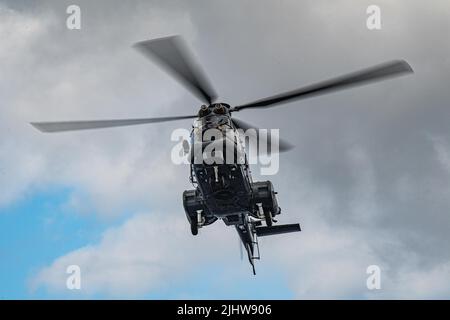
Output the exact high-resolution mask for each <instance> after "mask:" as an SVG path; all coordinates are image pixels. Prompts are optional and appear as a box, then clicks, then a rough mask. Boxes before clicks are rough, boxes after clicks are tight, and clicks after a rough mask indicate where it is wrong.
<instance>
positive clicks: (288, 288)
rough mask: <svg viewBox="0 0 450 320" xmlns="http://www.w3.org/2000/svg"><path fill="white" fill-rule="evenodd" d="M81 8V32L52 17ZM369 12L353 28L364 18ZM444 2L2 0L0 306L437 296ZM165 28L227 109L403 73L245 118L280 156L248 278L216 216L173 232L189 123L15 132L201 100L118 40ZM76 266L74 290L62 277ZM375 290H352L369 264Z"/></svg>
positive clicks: (446, 164) (448, 152) (444, 261)
mask: <svg viewBox="0 0 450 320" xmlns="http://www.w3.org/2000/svg"><path fill="white" fill-rule="evenodd" d="M71 4H77V5H78V6H79V7H80V8H81V29H80V30H69V29H67V27H66V19H67V17H68V14H67V13H66V8H67V7H68V6H69V5H71ZM372 4H376V5H378V6H379V7H380V9H381V23H382V24H381V26H382V28H381V30H368V29H367V27H366V19H367V14H366V9H367V7H368V6H369V5H372ZM449 18H450V4H449V3H448V1H446V0H435V1H433V2H431V3H424V2H423V1H418V0H412V1H411V0H408V1H406V0H396V1H388V0H377V1H375V2H374V1H365V0H358V1H354V0H353V1H350V0H340V1H326V0H315V1H306V0H302V1H294V0H292V1H287V0H283V1H276V2H275V1H269V0H259V1H256V0H251V1H250V0H244V1H239V2H237V1H236V2H230V1H222V0H217V1H206V0H202V1H193V0H192V1H191V0H188V1H177V0H173V1H136V0H135V1H127V2H126V4H125V3H124V2H123V1H118V0H113V1H106V0H102V1H100V0H96V1H80V0H78V1H72V0H71V1H66V0H63V1H56V0H54V1H50V0H47V1H46V0H40V1H25V0H22V1H5V0H0V39H2V40H1V45H0V61H1V63H0V135H1V137H2V138H1V139H0V190H1V192H0V299H109V298H112V299H117V298H122V299H215V298H217V299H219V298H222V299H227V298H230V299H314V298H321V299H383V298H387V299H408V298H409V299H429V298H436V299H447V298H450V281H449V279H450V232H449V230H450V138H449V137H450V123H449V121H448V119H450V108H449V106H448V101H449V98H450V93H449V90H448V83H450V72H449V71H450V54H449V53H450V43H449V42H448V41H447V39H448V36H449V35H450V19H449ZM175 34H177V35H181V36H182V37H183V38H184V39H185V40H186V42H187V43H188V45H189V47H190V48H191V49H192V51H193V52H194V53H195V56H196V57H197V58H198V60H199V61H200V62H201V65H202V67H203V69H205V70H206V72H207V74H208V77H209V78H210V79H211V81H212V83H213V84H214V87H215V89H216V91H217V92H218V93H219V97H220V98H219V100H221V101H224V102H227V103H229V104H230V105H237V104H242V103H245V102H248V101H253V100H256V99H259V98H263V97H266V96H270V95H273V94H276V93H279V92H283V91H287V90H291V89H295V88H297V87H300V86H303V85H307V84H310V83H313V82H316V81H319V80H323V79H327V78H330V77H334V76H337V75H340V74H344V73H347V72H351V71H355V70H358V69H361V68H365V67H368V66H372V65H375V64H378V63H381V62H384V61H388V60H392V59H405V60H406V61H408V63H409V64H410V65H411V66H412V68H413V69H414V74H413V75H409V76H405V77H401V78H396V79H392V80H388V81H385V82H382V83H376V84H372V85H369V86H364V87H358V88H354V89H351V90H346V91H342V92H337V93H332V94H329V95H326V96H321V97H314V98H311V99H307V100H303V101H299V102H292V103H288V104H285V105H283V106H279V107H277V108H273V109H267V110H260V111H250V110H249V111H245V112H244V111H243V112H241V113H240V115H239V117H240V118H241V119H242V120H244V121H248V122H251V123H254V124H256V125H258V127H260V128H278V129H280V135H281V136H282V137H283V139H285V140H288V141H290V142H291V143H293V144H295V146H296V147H295V148H294V149H293V150H291V151H290V152H289V153H283V154H282V155H281V156H280V170H279V172H278V174H276V175H273V176H261V175H259V173H258V170H257V168H256V167H255V168H252V169H253V170H252V171H253V174H254V180H267V179H269V180H271V181H272V182H273V184H274V187H275V189H276V190H277V191H278V201H279V204H280V206H281V208H282V210H283V213H282V215H280V216H279V221H280V222H281V223H296V222H299V223H300V224H301V226H302V232H300V233H298V234H289V235H283V236H279V237H270V238H262V239H260V249H261V255H262V259H261V260H260V261H258V262H257V265H256V268H257V276H256V277H255V276H253V275H252V274H251V270H250V268H249V266H248V263H247V262H246V261H245V260H244V261H241V260H240V254H239V242H238V238H237V235H236V234H235V232H234V230H232V229H231V228H227V227H226V226H224V224H223V223H220V222H218V223H215V224H213V225H211V226H209V227H208V228H203V229H201V230H200V233H199V235H198V236H197V237H192V236H191V234H190V230H189V225H188V223H187V220H186V217H185V214H184V210H183V206H182V199H181V194H182V192H183V191H184V190H186V189H190V188H191V186H190V184H189V181H188V175H189V168H188V167H186V166H183V165H181V166H177V165H174V164H172V162H171V161H170V153H171V149H172V147H173V146H174V142H172V141H171V140H170V134H171V132H172V131H173V130H175V129H177V128H190V126H191V125H192V123H191V122H190V120H183V121H179V122H173V123H164V124H157V125H148V126H135V127H127V128H115V129H108V130H95V131H85V132H67V133H62V134H43V133H40V132H38V131H37V130H35V129H34V128H33V127H31V126H30V125H29V122H32V121H52V120H54V121H56V120H80V119H114V118H138V117H153V116H165V115H178V114H189V113H193V112H196V111H197V110H198V108H199V106H200V104H201V102H200V101H198V100H197V99H196V98H195V97H193V96H192V95H190V94H189V93H188V92H187V91H186V90H185V89H184V88H183V87H182V86H180V85H179V84H178V83H177V82H175V81H174V80H173V79H172V78H171V77H170V76H168V75H167V74H166V73H164V72H163V71H161V70H160V69H159V68H158V66H156V65H154V64H152V63H151V62H149V61H148V60H146V59H145V58H144V57H142V55H140V54H139V53H137V52H136V51H135V50H134V49H133V48H132V45H133V44H134V43H135V42H138V41H142V40H146V39H153V38H158V37H162V36H169V35H175ZM73 264H75V265H78V266H80V269H81V289H80V290H69V289H68V288H67V286H66V280H67V277H68V275H67V273H66V268H67V266H69V265H73ZM370 265H377V266H379V267H380V270H381V288H380V289H379V290H369V289H368V288H367V286H366V280H367V277H368V274H367V273H366V270H367V267H368V266H370Z"/></svg>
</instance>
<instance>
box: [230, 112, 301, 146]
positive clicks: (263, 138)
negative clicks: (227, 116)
mask: <svg viewBox="0 0 450 320" xmlns="http://www.w3.org/2000/svg"><path fill="white" fill-rule="evenodd" d="M232 121H233V123H234V126H235V127H236V128H237V129H242V130H244V131H246V132H248V134H255V133H256V135H257V141H258V147H259V146H260V145H261V144H266V146H267V151H268V153H271V150H269V148H270V147H271V146H272V135H271V134H270V130H267V135H260V134H259V133H260V132H259V129H258V128H257V127H255V126H253V125H251V124H249V123H247V122H244V121H242V120H239V119H236V118H233V119H232ZM248 129H254V130H255V131H247V130H248ZM250 141H251V140H250ZM292 148H294V146H293V145H292V144H290V143H289V142H287V141H285V140H283V139H281V138H279V139H278V152H285V151H289V150H291V149H292ZM258 150H259V149H258Z"/></svg>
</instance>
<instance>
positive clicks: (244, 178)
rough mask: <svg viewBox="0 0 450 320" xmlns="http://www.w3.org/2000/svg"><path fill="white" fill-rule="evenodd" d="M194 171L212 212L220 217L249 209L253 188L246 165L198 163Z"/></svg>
mask: <svg viewBox="0 0 450 320" xmlns="http://www.w3.org/2000/svg"><path fill="white" fill-rule="evenodd" d="M194 172H195V176H196V180H197V183H198V188H199V190H200V191H201V194H202V197H203V200H204V204H205V206H206V207H207V208H208V210H209V212H210V213H212V214H214V215H215V216H219V217H220V216H227V215H230V214H236V213H239V212H244V211H247V210H248V208H249V205H250V201H251V192H252V190H251V183H250V180H249V177H248V173H247V171H246V170H245V167H244V165H239V164H223V165H210V166H207V165H198V166H194Z"/></svg>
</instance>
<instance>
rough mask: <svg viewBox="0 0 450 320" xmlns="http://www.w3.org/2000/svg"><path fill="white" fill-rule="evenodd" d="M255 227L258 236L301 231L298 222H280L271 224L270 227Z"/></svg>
mask: <svg viewBox="0 0 450 320" xmlns="http://www.w3.org/2000/svg"><path fill="white" fill-rule="evenodd" d="M255 229H256V234H257V236H258V237H263V236H272V235H275V234H282V233H289V232H297V231H301V229H300V224H298V223H294V224H282V225H279V226H271V227H258V228H255Z"/></svg>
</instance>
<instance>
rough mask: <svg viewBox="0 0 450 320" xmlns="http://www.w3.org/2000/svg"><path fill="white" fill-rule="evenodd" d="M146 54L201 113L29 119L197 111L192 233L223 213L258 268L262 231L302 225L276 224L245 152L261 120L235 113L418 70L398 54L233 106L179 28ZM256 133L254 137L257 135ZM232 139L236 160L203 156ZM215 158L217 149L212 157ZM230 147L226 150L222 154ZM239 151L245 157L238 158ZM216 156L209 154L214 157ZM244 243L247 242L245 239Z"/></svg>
mask: <svg viewBox="0 0 450 320" xmlns="http://www.w3.org/2000/svg"><path fill="white" fill-rule="evenodd" d="M134 48H136V49H137V50H138V51H140V52H141V53H142V54H143V55H145V56H146V57H148V58H150V59H152V60H153V61H155V62H156V63H158V64H159V65H160V66H161V67H162V68H163V69H165V70H166V71H167V72H168V73H169V74H171V75H172V76H173V77H174V78H175V79H176V80H178V81H179V82H180V83H181V84H182V85H183V86H184V87H185V88H186V89H188V90H189V91H190V92H191V93H192V94H193V95H194V96H196V97H197V98H198V99H199V100H200V101H202V103H203V104H202V106H201V107H200V109H199V111H198V112H197V113H192V114H189V115H181V116H168V117H157V118H141V119H114V120H89V121H59V122H31V125H32V126H34V127H35V128H36V129H38V130H40V131H41V132H51V133H54V132H63V131H75V130H87V129H99V128H110V127H120V126H130V125H139V124H150V123H161V122H168V121H176V120H185V119H195V121H194V125H193V128H192V131H191V141H190V143H189V142H188V141H186V140H184V141H183V150H184V152H185V153H186V154H187V155H188V157H189V159H190V160H189V162H190V182H191V183H192V184H193V187H194V188H193V189H191V190H186V191H184V192H183V197H182V199H183V207H184V210H185V214H186V217H187V220H188V222H189V224H190V229H191V233H192V235H194V236H196V235H197V234H198V231H199V228H203V227H206V226H208V225H211V224H212V223H214V222H215V221H217V220H222V221H223V222H224V223H225V225H227V226H234V228H235V229H236V231H237V233H238V235H239V238H240V242H241V244H242V246H243V247H244V248H245V250H246V252H247V257H248V261H249V263H250V265H251V267H252V270H253V274H256V272H255V263H254V262H255V260H258V259H260V253H259V245H258V237H262V236H270V235H277V234H284V233H290V232H298V231H301V228H300V224H298V223H296V224H284V225H274V223H277V220H276V219H275V218H276V217H277V216H278V215H279V214H281V208H280V207H279V205H278V201H277V196H276V195H277V193H276V192H275V190H274V187H273V184H272V182H270V181H255V182H254V181H253V180H252V175H251V171H250V168H249V163H248V160H247V155H246V153H245V141H243V139H242V137H240V136H239V132H242V131H252V130H254V131H252V132H253V135H255V131H256V132H257V130H258V128H257V127H255V126H253V125H251V124H248V123H246V122H244V121H242V120H239V119H237V118H236V117H235V116H234V114H235V113H237V112H241V111H244V110H247V111H249V110H255V111H256V110H259V109H264V108H270V107H276V106H279V105H281V104H284V103H287V102H292V101H296V100H300V99H305V98H310V97H313V96H317V95H322V94H326V93H331V92H334V91H337V90H342V89H347V88H350V87H355V86H358V85H363V84H367V83H370V82H375V81H380V80H386V79H389V78H392V77H395V76H400V75H405V74H408V73H412V72H413V70H412V68H411V66H410V65H409V64H408V63H407V62H406V61H405V60H392V61H388V62H385V63H382V64H378V65H375V66H372V67H370V68H366V69H362V70H359V71H356V72H352V73H348V74H345V75H342V76H339V77H335V78H331V79H329V80H325V81H321V82H318V83H314V84H312V85H308V86H304V87H301V88H299V89H296V90H292V91H287V92H283V93H280V94H277V95H273V96H269V97H267V98H263V99H259V100H256V101H253V102H249V103H245V104H241V105H236V106H230V105H229V104H227V103H223V102H216V100H217V97H218V96H217V94H216V91H215V90H214V89H213V86H212V85H211V83H210V81H209V80H208V79H207V77H206V75H205V73H204V72H203V71H202V69H201V68H200V65H199V64H198V63H197V62H196V60H195V59H194V57H193V55H192V54H191V52H190V51H189V50H188V47H187V45H186V44H185V42H184V41H183V39H182V38H181V37H180V36H169V37H164V38H158V39H152V40H146V41H141V42H138V43H136V44H135V45H134ZM211 129H213V130H216V131H218V132H219V133H224V132H225V131H227V132H231V133H232V134H231V135H227V134H224V135H223V136H222V137H221V138H217V139H215V138H214V139H213V138H212V137H211V138H209V139H206V138H205V135H202V133H204V132H205V131H206V130H211ZM270 140H276V142H277V143H276V144H275V145H276V148H275V150H270V152H284V151H288V150H290V149H291V148H292V147H293V146H292V145H291V144H290V143H288V142H285V141H283V140H282V139H279V137H276V136H271V135H270V134H267V135H266V136H265V137H263V136H262V135H259V134H258V133H256V143H257V144H258V146H259V145H260V144H261V143H264V142H267V141H270ZM254 141H255V140H254ZM225 142H226V143H228V146H230V145H231V146H232V148H231V149H230V150H231V151H229V149H226V151H225V153H226V152H231V153H232V154H233V161H231V162H229V161H227V162H226V163H224V162H218V161H216V162H211V161H210V162H206V161H202V160H206V159H201V161H197V160H198V153H197V152H195V149H196V148H195V147H196V146H197V145H200V150H201V152H200V157H203V155H204V154H203V153H202V151H203V150H204V149H205V148H206V147H208V146H211V145H212V144H214V145H216V146H217V145H221V146H223V145H224V144H225ZM211 156H212V158H214V159H217V157H216V154H215V153H214V152H213V153H211V154H210V158H211ZM224 157H225V155H224V154H223V153H222V154H221V157H219V158H221V159H222V160H223V158H224ZM237 159H240V161H237ZM209 160H211V159H209ZM241 248H242V247H241Z"/></svg>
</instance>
